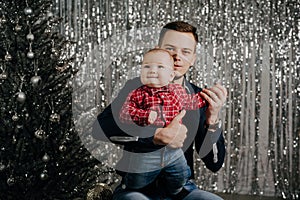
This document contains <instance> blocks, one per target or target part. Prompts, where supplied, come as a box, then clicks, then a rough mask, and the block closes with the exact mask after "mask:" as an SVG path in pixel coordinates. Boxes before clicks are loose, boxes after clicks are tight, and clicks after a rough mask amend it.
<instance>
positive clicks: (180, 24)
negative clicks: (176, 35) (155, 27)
mask: <svg viewBox="0 0 300 200" xmlns="http://www.w3.org/2000/svg"><path fill="white" fill-rule="evenodd" d="M169 30H174V31H179V32H184V33H192V34H193V36H194V38H195V41H196V43H198V42H199V40H198V34H197V28H196V27H194V26H193V25H191V24H189V23H187V22H184V21H175V22H170V23H168V24H166V25H165V26H164V27H163V28H162V30H161V31H160V34H159V41H158V45H159V46H160V45H161V43H162V40H163V38H164V36H165V34H166V32H167V31H169Z"/></svg>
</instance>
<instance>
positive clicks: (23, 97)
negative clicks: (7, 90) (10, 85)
mask: <svg viewBox="0 0 300 200" xmlns="http://www.w3.org/2000/svg"><path fill="white" fill-rule="evenodd" d="M25 100H26V95H25V93H24V92H18V93H17V101H18V102H20V103H24V102H25Z"/></svg>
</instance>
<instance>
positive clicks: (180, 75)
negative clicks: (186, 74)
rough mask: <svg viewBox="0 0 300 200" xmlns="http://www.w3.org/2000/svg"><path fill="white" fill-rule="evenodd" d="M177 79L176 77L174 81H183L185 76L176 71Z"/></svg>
mask: <svg viewBox="0 0 300 200" xmlns="http://www.w3.org/2000/svg"><path fill="white" fill-rule="evenodd" d="M175 72H176V73H175V77H174V80H178V79H181V78H182V77H183V74H181V73H179V72H178V71H175Z"/></svg>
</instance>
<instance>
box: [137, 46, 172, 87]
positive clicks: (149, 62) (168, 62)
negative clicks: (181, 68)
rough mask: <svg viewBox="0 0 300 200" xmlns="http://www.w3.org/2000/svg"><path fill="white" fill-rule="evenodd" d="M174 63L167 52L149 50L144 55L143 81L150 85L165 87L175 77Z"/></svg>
mask: <svg viewBox="0 0 300 200" xmlns="http://www.w3.org/2000/svg"><path fill="white" fill-rule="evenodd" d="M173 67H174V63H173V59H172V57H170V56H169V55H168V53H167V52H149V53H147V54H146V55H145V56H144V60H143V63H142V69H141V82H142V83H143V84H144V85H147V86H149V87H156V88H158V87H163V86H165V85H168V84H169V83H170V82H171V81H172V80H173V78H174V76H175V72H174V70H173Z"/></svg>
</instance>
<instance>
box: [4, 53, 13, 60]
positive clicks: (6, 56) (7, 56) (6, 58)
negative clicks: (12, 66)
mask: <svg viewBox="0 0 300 200" xmlns="http://www.w3.org/2000/svg"><path fill="white" fill-rule="evenodd" d="M4 59H5V61H11V60H12V56H11V55H10V54H9V53H8V52H7V53H6V55H5V57H4Z"/></svg>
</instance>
